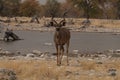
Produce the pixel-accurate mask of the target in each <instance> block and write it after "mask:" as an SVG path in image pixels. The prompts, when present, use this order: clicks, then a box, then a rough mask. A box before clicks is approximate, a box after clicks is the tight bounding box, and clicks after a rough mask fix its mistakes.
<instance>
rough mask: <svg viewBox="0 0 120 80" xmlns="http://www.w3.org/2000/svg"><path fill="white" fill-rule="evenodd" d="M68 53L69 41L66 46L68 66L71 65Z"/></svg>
mask: <svg viewBox="0 0 120 80" xmlns="http://www.w3.org/2000/svg"><path fill="white" fill-rule="evenodd" d="M68 51H69V41H68V42H67V44H66V54H67V65H69V60H68Z"/></svg>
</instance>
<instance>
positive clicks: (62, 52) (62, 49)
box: [60, 45, 64, 64]
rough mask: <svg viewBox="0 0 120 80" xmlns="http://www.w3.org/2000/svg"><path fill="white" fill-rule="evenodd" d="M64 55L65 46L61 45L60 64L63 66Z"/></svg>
mask: <svg viewBox="0 0 120 80" xmlns="http://www.w3.org/2000/svg"><path fill="white" fill-rule="evenodd" d="M63 54H64V46H63V45H61V46H60V64H61V61H62V57H63Z"/></svg>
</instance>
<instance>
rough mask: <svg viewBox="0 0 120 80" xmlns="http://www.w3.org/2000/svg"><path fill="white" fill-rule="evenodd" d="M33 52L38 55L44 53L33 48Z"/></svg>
mask: <svg viewBox="0 0 120 80" xmlns="http://www.w3.org/2000/svg"><path fill="white" fill-rule="evenodd" d="M32 53H33V54H35V55H37V56H41V55H42V52H41V51H39V50H33V51H32Z"/></svg>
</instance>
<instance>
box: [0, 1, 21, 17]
mask: <svg viewBox="0 0 120 80" xmlns="http://www.w3.org/2000/svg"><path fill="white" fill-rule="evenodd" d="M20 2H21V0H0V5H1V7H0V11H1V15H2V16H16V15H18V12H19V6H20Z"/></svg>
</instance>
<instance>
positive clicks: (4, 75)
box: [0, 69, 17, 80]
mask: <svg viewBox="0 0 120 80" xmlns="http://www.w3.org/2000/svg"><path fill="white" fill-rule="evenodd" d="M0 80H17V77H16V74H15V72H14V71H12V70H8V69H0Z"/></svg>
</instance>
